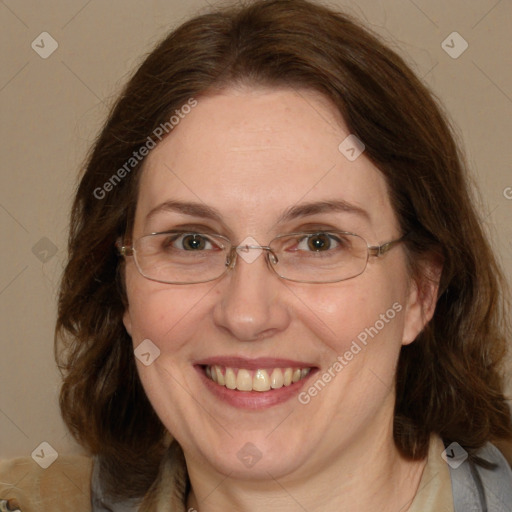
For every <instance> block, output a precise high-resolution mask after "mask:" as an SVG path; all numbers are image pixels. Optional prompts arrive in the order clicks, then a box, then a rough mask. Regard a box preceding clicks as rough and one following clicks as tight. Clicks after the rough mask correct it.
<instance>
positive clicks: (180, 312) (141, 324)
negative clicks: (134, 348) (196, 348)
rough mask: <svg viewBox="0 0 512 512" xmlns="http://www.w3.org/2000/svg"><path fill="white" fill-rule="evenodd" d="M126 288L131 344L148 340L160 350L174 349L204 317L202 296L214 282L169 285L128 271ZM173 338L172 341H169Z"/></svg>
mask: <svg viewBox="0 0 512 512" xmlns="http://www.w3.org/2000/svg"><path fill="white" fill-rule="evenodd" d="M126 287H127V294H128V303H129V309H128V312H127V315H128V316H129V322H130V324H131V336H132V339H133V343H134V345H137V344H138V343H140V341H142V340H143V339H147V338H148V339H150V340H151V341H152V342H153V343H155V344H156V345H157V346H158V347H159V348H160V349H161V350H162V349H165V350H166V351H168V350H171V349H172V350H177V349H178V348H179V347H180V346H181V345H182V341H181V340H183V343H184V341H185V340H186V339H187V334H188V331H189V330H191V329H192V328H197V322H198V321H200V319H201V318H203V317H204V316H205V312H204V310H203V308H204V305H203V304H204V303H203V299H204V298H205V297H206V296H207V295H208V294H209V293H210V291H211V288H212V287H213V285H212V284H211V283H205V284H204V285H194V286H170V285H167V284H161V283H156V282H153V281H149V280H147V279H145V278H144V277H142V276H139V274H138V273H137V274H133V273H131V272H127V276H126ZM169 340H172V344H170V343H169Z"/></svg>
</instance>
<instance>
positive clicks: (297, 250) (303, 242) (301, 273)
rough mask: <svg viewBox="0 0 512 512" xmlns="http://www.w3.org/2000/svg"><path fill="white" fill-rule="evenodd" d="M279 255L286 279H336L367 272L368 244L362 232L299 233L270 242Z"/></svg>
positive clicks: (280, 270) (278, 265) (280, 269)
mask: <svg viewBox="0 0 512 512" xmlns="http://www.w3.org/2000/svg"><path fill="white" fill-rule="evenodd" d="M270 247H271V249H272V251H273V252H274V253H275V254H276V256H277V263H273V262H272V261H271V263H273V266H274V269H275V271H276V272H277V273H278V275H279V276H281V277H282V278H284V279H288V280H290V281H300V282H306V283H334V282H337V281H343V280H345V279H350V278H352V277H355V276H358V275H359V274H361V273H363V272H364V270H365V268H366V263H367V261H368V245H367V243H366V241H365V240H363V239H362V238H361V237H360V236H358V235H355V234H352V233H344V232H339V231H338V232H324V231H321V232H316V233H298V234H292V235H286V236H281V237H277V238H276V239H274V240H273V241H272V242H271V243H270Z"/></svg>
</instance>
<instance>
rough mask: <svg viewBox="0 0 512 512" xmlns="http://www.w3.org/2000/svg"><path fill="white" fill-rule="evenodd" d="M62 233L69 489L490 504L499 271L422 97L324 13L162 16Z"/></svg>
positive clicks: (165, 499) (310, 506) (256, 499)
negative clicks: (170, 19) (84, 476)
mask: <svg viewBox="0 0 512 512" xmlns="http://www.w3.org/2000/svg"><path fill="white" fill-rule="evenodd" d="M69 254H70V256H69V262H68V265H67V267H66V270H65V273H64V278H63V281H62V288H61V295H60V303H59V317H58V322H57V340H58V343H57V358H58V361H59V363H60V366H61V368H62V370H63V373H64V383H63V387H62V393H61V408H62V413H63V417H64V419H65V421H66V423H67V425H68V426H69V428H70V430H71V432H72V433H73V435H74V436H75V437H76V439H77V440H78V441H79V442H80V443H82V445H83V446H85V447H86V448H87V449H88V450H89V451H90V453H91V454H93V455H95V459H94V472H93V478H92V489H91V493H92V503H93V505H92V507H93V510H96V511H99V510H112V511H116V512H117V511H125V510H141V511H145V510H159V511H160V510H161V511H167V510H169V511H170V510H173V511H174V510H180V511H182V510H199V511H201V512H208V511H217V510H242V511H252V510H265V509H267V508H269V507H270V506H272V508H273V509H274V510H283V511H284V510H308V511H311V512H312V511H316V510H322V511H326V510H327V511H331V510H332V511H334V510H336V511H338V510H357V511H362V512H365V511H374V510H379V511H398V510H403V511H405V510H409V511H411V512H417V511H420V510H421V511H422V512H425V511H427V510H432V511H434V510H435V511H439V510H447V511H451V510H456V511H458V510H473V509H474V510H493V511H506V510H510V504H511V503H512V474H511V472H510V468H509V467H508V466H507V463H506V462H505V460H504V458H503V456H501V454H500V453H499V451H498V450H497V449H496V448H495V447H494V446H493V445H492V444H490V441H493V440H499V439H510V438H512V425H511V420H510V411H509V409H508V407H507V403H506V400H505V397H504V395H503V380H502V378H503V374H502V372H503V361H504V356H505V351H506V343H507V339H510V319H509V318H508V317H507V316H506V313H507V311H506V309H505V305H506V301H505V296H504V278H503V276H502V274H501V273H500V270H499V268H498V266H497V264H496V261H495V258H494V256H493V254H492V252H491V250H490V248H489V245H488V243H487V241H486V239H485V237H484V235H483V231H482V228H481V226H480V224H479V222H478V218H477V214H476V213H475V210H474V207H473V202H472V198H471V195H470V192H469V190H468V185H467V181H466V174H465V171H464V166H463V161H462V158H461V156H460V155H459V153H458V150H457V147H456V144H455V142H454V139H453V136H452V135H451V132H450V129H449V127H448V124H447V122H446V120H445V119H444V117H443V116H442V114H441V113H440V109H439V107H438V106H437V105H436V103H435V102H434V100H433V99H432V97H431V95H430V94H429V92H428V91H427V90H426V89H425V87H424V86H423V85H422V84H421V83H420V82H419V81H418V79H417V78H416V77H415V76H414V75H413V73H412V72H411V71H410V70H409V69H408V67H407V66H406V65H405V64H404V62H403V61H402V60H401V59H400V58H399V57H398V56H397V55H396V54H395V53H393V52H392V51H391V50H389V49H388V48H386V47H385V46H383V45H382V44H381V43H380V42H379V41H378V40H377V39H376V38H375V37H374V36H373V35H371V34H370V33H368V31H366V30H365V29H363V28H361V27H360V26H359V25H357V24H356V23H354V22H353V21H351V20H350V19H348V18H347V17H346V16H344V15H341V14H338V13H335V12H333V11H331V10H329V9H327V8H324V7H322V6H320V5H318V4H314V3H310V2H307V1H304V0H268V1H256V2H252V3H250V4H248V5H247V6H244V7H234V8H229V9H224V10H222V11H218V12H214V13H212V14H207V15H204V16H200V17H197V18H194V19H193V20H191V21H189V22H187V23H185V24H184V25H182V26H181V27H179V28H178V29H177V30H175V31H174V32H172V33H171V34H170V35H169V36H168V37H167V38H166V39H165V40H164V41H163V42H162V43H161V44H160V45H159V46H158V47H157V48H156V49H155V50H154V51H153V52H152V53H151V54H150V55H149V57H148V58H147V59H146V60H145V62H144V63H143V64H142V66H141V67H140V69H138V71H137V72H136V73H135V75H134V76H133V78H132V79H131V80H130V82H129V83H128V85H127V86H126V88H125V90H124V91H123V93H122V95H121V98H120V99H119V101H118V102H117V104H116V106H115V108H114V109H113V111H112V113H111V115H110V118H109V120H108V122H107V123H106V125H105V127H104V129H103V131H102V133H101V135H100V137H99V139H98V140H97V142H96V144H95V146H94V148H93V150H92V152H91V155H90V158H89V161H88V164H87V168H86V169H85V172H84V175H83V178H82V180H81V183H80V186H79V189H78V192H77V195H76V200H75V204H74V208H73V214H72V223H71V234H70V241H69ZM445 461H446V462H445ZM472 507H473V508H472ZM478 507H480V508H478Z"/></svg>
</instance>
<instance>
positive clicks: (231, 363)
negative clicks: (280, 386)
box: [195, 356, 315, 370]
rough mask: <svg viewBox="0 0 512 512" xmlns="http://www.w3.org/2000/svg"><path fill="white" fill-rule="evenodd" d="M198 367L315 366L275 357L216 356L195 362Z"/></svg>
mask: <svg viewBox="0 0 512 512" xmlns="http://www.w3.org/2000/svg"><path fill="white" fill-rule="evenodd" d="M195 364H196V365H200V366H214V365H217V366H224V367H229V368H245V369H247V370H258V369H260V368H315V365H313V364H311V363H308V362H304V361H297V360H294V359H277V358H275V357H258V358H255V359H250V358H245V357H236V356H216V357H209V358H207V359H201V360H199V361H196V363H195Z"/></svg>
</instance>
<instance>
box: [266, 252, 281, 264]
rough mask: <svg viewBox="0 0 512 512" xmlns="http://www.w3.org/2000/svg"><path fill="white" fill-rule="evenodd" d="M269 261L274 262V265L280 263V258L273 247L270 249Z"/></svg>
mask: <svg viewBox="0 0 512 512" xmlns="http://www.w3.org/2000/svg"><path fill="white" fill-rule="evenodd" d="M268 261H269V262H270V263H272V265H277V264H278V263H279V259H278V258H277V256H276V255H275V254H274V251H273V250H272V249H269V250H268Z"/></svg>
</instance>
